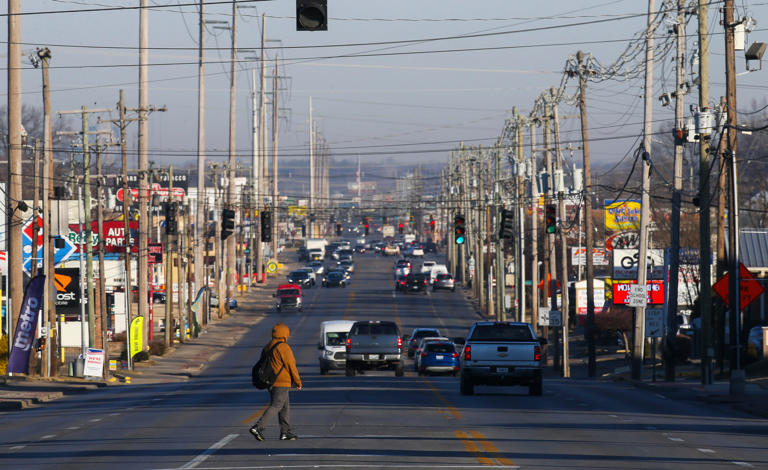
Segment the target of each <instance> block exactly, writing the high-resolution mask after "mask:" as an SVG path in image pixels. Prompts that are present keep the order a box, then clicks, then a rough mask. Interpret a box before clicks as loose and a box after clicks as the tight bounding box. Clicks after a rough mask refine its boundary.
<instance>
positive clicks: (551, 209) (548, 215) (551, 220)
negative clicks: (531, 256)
mask: <svg viewBox="0 0 768 470" xmlns="http://www.w3.org/2000/svg"><path fill="white" fill-rule="evenodd" d="M545 220H546V225H547V233H555V232H556V231H557V212H556V209H555V205H554V204H547V207H546V211H545Z"/></svg>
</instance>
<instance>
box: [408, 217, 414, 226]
mask: <svg viewBox="0 0 768 470" xmlns="http://www.w3.org/2000/svg"><path fill="white" fill-rule="evenodd" d="M408 223H409V224H411V225H413V216H410V217H409V218H408Z"/></svg>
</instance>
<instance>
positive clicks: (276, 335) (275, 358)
mask: <svg viewBox="0 0 768 470" xmlns="http://www.w3.org/2000/svg"><path fill="white" fill-rule="evenodd" d="M290 335H291V330H289V329H288V327H287V326H285V325H283V324H282V323H277V324H276V325H275V326H273V327H272V341H270V342H269V344H268V345H267V349H269V348H271V347H272V346H273V345H274V344H275V343H280V344H278V345H277V347H276V348H275V349H274V350H273V351H272V368H273V369H274V371H275V372H278V371H280V373H279V374H278V375H277V379H275V383H274V384H273V387H290V386H291V385H293V384H295V385H296V386H297V387H301V378H300V377H299V370H298V369H297V368H296V359H295V358H294V357H293V350H291V347H290V346H288V343H287V341H288V337H289V336H290ZM281 368H282V370H280V369H281Z"/></svg>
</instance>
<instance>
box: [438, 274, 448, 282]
mask: <svg viewBox="0 0 768 470" xmlns="http://www.w3.org/2000/svg"><path fill="white" fill-rule="evenodd" d="M437 279H438V280H440V281H442V280H446V281H448V280H450V279H451V275H450V274H438V275H437Z"/></svg>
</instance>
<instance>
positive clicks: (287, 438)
mask: <svg viewBox="0 0 768 470" xmlns="http://www.w3.org/2000/svg"><path fill="white" fill-rule="evenodd" d="M298 438H299V436H297V435H296V434H294V433H292V432H286V433H282V434H280V440H281V441H295V440H296V439H298Z"/></svg>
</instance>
